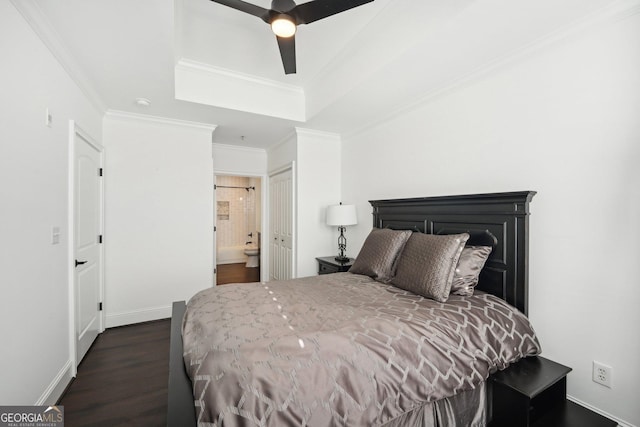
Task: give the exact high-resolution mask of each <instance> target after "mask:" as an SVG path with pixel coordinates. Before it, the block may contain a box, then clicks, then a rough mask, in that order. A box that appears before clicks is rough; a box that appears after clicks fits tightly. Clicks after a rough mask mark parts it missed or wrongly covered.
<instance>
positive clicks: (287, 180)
mask: <svg viewBox="0 0 640 427" xmlns="http://www.w3.org/2000/svg"><path fill="white" fill-rule="evenodd" d="M269 178H270V179H269V221H270V224H269V228H270V230H269V231H270V233H269V235H270V239H271V241H270V242H269V258H270V260H271V262H270V269H269V279H270V280H287V279H291V278H292V277H293V265H294V264H293V256H294V252H293V242H294V239H293V230H294V224H293V218H294V216H293V209H294V205H293V173H292V171H291V169H287V170H285V171H283V172H280V173H278V174H276V175H272V176H270V177H269Z"/></svg>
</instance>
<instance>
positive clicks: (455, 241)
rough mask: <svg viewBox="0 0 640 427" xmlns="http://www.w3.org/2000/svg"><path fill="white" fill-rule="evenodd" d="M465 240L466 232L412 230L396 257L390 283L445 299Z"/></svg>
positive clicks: (423, 294) (436, 298) (466, 237)
mask: <svg viewBox="0 0 640 427" xmlns="http://www.w3.org/2000/svg"><path fill="white" fill-rule="evenodd" d="M467 240H469V235H468V234H467V233H462V234H450V235H433V234H421V233H413V234H412V235H411V237H410V238H409V240H408V241H407V244H406V245H405V247H404V250H403V251H402V255H401V256H400V259H398V270H397V272H396V276H395V277H394V278H393V280H391V284H393V285H395V286H397V287H398V288H401V289H405V290H407V291H411V292H413V293H415V294H418V295H422V296H423V297H426V298H431V299H434V300H436V301H440V302H445V301H447V298H449V290H450V289H451V282H452V281H453V274H454V272H455V269H456V265H457V264H458V259H459V258H460V254H461V253H462V249H463V248H464V244H465V243H466V241H467Z"/></svg>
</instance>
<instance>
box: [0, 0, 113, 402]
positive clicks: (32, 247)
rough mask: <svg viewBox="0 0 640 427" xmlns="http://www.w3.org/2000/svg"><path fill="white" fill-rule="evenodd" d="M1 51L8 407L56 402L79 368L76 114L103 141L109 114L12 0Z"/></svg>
mask: <svg viewBox="0 0 640 427" xmlns="http://www.w3.org/2000/svg"><path fill="white" fill-rule="evenodd" d="M0 57H2V58H3V59H2V66H0V94H1V95H0V98H1V99H2V102H0V236H1V237H0V242H1V243H0V247H1V248H2V249H1V250H2V252H1V253H0V339H1V340H2V343H3V344H2V351H0V378H1V380H0V404H2V405H9V404H21V405H33V404H36V403H37V404H53V403H55V402H56V400H57V398H58V397H59V395H60V393H61V392H62V391H63V390H64V387H65V386H66V385H67V382H68V381H69V379H70V372H71V362H70V353H69V315H68V313H69V304H68V297H69V296H68V275H67V268H68V265H69V264H68V263H69V262H70V260H69V259H68V256H67V251H68V248H69V246H68V245H69V242H68V241H67V237H66V236H67V233H68V230H67V216H68V213H69V212H68V208H67V203H68V202H67V200H68V184H67V182H68V173H69V170H68V168H69V162H68V155H69V150H68V146H69V145H68V144H69V143H68V140H69V131H68V130H69V120H71V119H73V120H76V121H77V123H78V125H79V126H81V127H82V128H83V129H84V130H85V131H86V132H87V133H88V134H89V135H91V136H92V138H94V139H95V140H97V141H100V139H101V135H102V128H101V126H102V125H101V117H102V114H101V113H100V112H98V111H96V109H94V107H93V106H92V104H91V103H90V102H89V100H88V99H87V98H86V97H85V96H84V95H83V93H82V92H81V91H80V89H79V88H78V87H77V86H76V85H75V84H74V83H73V81H72V80H71V78H70V77H69V76H68V74H67V73H66V72H65V71H64V69H63V68H62V67H61V66H60V64H59V63H58V62H57V61H56V59H55V58H54V56H53V55H52V54H51V52H50V51H49V50H48V49H47V48H46V47H45V45H44V44H43V43H42V41H41V40H40V39H39V38H38V37H37V36H36V34H35V33H34V32H33V31H32V29H31V28H30V27H29V25H28V24H27V23H26V21H25V20H24V19H23V18H22V16H21V15H20V14H19V13H18V11H17V10H16V9H15V8H14V6H13V5H12V4H11V3H10V2H0ZM46 108H49V109H50V111H51V113H52V115H53V123H52V127H51V128H49V127H47V126H46V125H45V111H46ZM52 227H60V232H61V240H60V244H58V245H52V243H51V232H52Z"/></svg>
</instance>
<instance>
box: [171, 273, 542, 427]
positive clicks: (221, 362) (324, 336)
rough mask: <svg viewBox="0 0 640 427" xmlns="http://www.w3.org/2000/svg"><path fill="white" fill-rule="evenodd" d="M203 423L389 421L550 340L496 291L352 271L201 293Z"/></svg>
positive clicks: (189, 329) (196, 353)
mask: <svg viewBox="0 0 640 427" xmlns="http://www.w3.org/2000/svg"><path fill="white" fill-rule="evenodd" d="M183 340H184V360H185V364H186V367H187V372H188V373H189V376H190V377H191V380H192V383H193V392H194V398H195V404H196V407H197V408H196V413H197V418H198V422H199V425H202V426H206V425H225V426H249V425H259V426H286V425H296V426H298V425H301V426H302V425H310V426H340V425H345V426H372V425H383V424H385V423H388V422H390V421H393V420H394V419H397V418H399V417H401V416H402V415H403V414H405V413H408V412H410V411H412V410H415V409H416V408H419V407H421V406H423V405H425V404H427V403H429V402H433V401H436V400H439V399H442V398H446V397H449V396H453V395H456V394H458V393H460V392H462V391H465V390H472V389H474V388H476V387H479V386H481V385H483V384H484V381H485V380H486V379H487V377H488V376H489V374H490V373H493V372H495V371H496V370H498V369H502V368H505V367H506V366H507V365H508V364H509V363H511V362H514V361H516V360H518V359H520V358H522V357H524V356H527V355H533V354H537V353H539V352H540V347H539V344H538V340H537V338H536V335H535V332H534V331H533V329H532V327H531V325H530V324H529V321H528V319H527V318H526V317H525V316H524V315H522V314H521V313H520V312H518V311H517V310H516V309H515V308H513V307H511V306H509V305H508V304H507V303H505V302H504V301H502V300H500V299H498V298H496V297H494V296H492V295H488V294H483V293H479V294H477V295H474V296H472V297H459V296H455V295H452V296H451V297H450V299H449V301H447V302H446V303H439V302H436V301H433V300H430V299H426V298H423V297H420V296H417V295H415V294H412V293H410V292H408V291H403V290H401V289H398V288H395V287H393V286H391V285H385V284H381V283H378V282H375V281H373V280H372V279H370V278H369V277H366V276H362V275H356V274H351V273H337V274H327V275H322V276H314V277H307V278H302V279H295V280H289V281H281V282H271V283H267V284H260V283H254V284H238V285H224V286H219V287H215V288H211V289H206V290H204V291H201V292H199V293H198V294H196V295H195V296H194V297H193V298H192V299H191V300H190V301H189V303H188V304H187V312H186V314H185V318H184V322H183Z"/></svg>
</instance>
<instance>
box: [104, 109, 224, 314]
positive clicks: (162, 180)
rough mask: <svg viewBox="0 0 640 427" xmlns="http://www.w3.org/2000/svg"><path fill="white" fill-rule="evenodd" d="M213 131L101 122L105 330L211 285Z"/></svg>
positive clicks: (112, 119)
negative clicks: (104, 197)
mask: <svg viewBox="0 0 640 427" xmlns="http://www.w3.org/2000/svg"><path fill="white" fill-rule="evenodd" d="M213 129H214V127H211V128H207V127H205V126H196V125H194V126H190V125H189V124H176V123H171V122H168V123H163V122H161V121H150V120H149V121H147V120H141V119H138V118H129V117H127V116H124V115H113V114H110V115H107V116H105V120H104V145H105V147H106V152H107V155H106V161H105V164H106V170H105V191H106V200H105V205H106V210H105V258H106V261H105V267H106V270H105V280H106V284H105V310H106V317H107V322H106V323H107V327H111V326H117V325H123V324H129V323H135V322H141V321H147V320H153V319H159V318H165V317H169V316H170V313H171V303H172V302H173V301H177V300H186V299H189V298H190V297H191V296H192V295H193V294H194V293H196V292H197V291H199V290H201V289H204V288H207V287H209V286H212V285H213V232H212V230H213V223H214V221H213V159H212V147H211V145H212V144H211V136H212V132H213Z"/></svg>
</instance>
